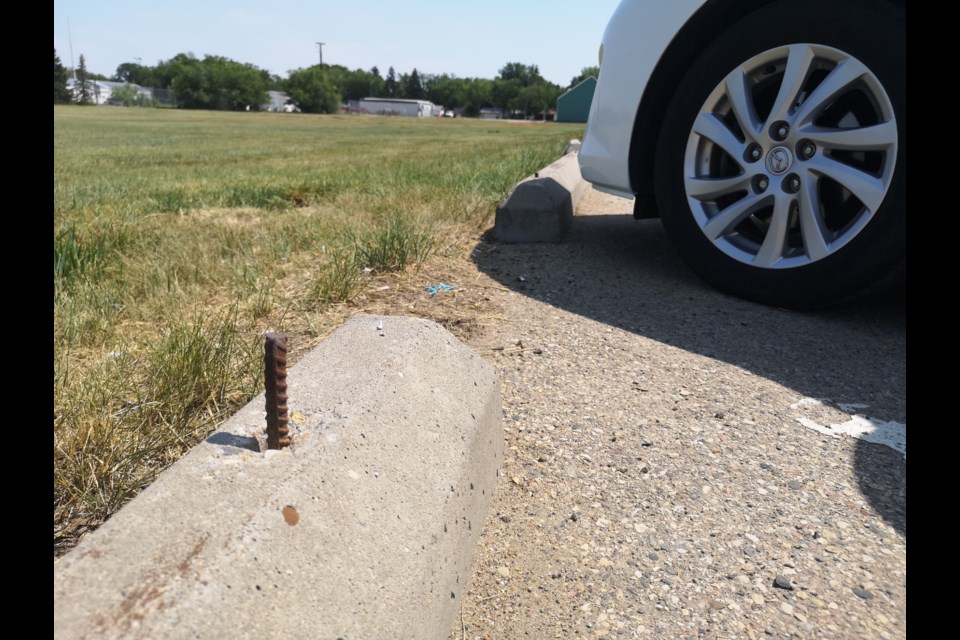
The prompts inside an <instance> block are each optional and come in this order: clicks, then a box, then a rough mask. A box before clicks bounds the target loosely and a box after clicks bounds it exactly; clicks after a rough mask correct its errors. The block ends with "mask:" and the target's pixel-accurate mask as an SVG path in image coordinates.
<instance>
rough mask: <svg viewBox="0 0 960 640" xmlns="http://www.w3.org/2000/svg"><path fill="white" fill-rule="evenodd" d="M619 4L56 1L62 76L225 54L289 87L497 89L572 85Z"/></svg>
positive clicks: (601, 0)
mask: <svg viewBox="0 0 960 640" xmlns="http://www.w3.org/2000/svg"><path fill="white" fill-rule="evenodd" d="M618 3H619V0H581V1H574V0H513V1H511V0H472V1H464V0H447V1H444V2H441V1H438V0H406V1H404V0H337V1H330V0H317V1H309V0H307V1H304V0H299V1H297V0H161V1H159V2H158V1H157V0H151V1H149V2H148V1H145V0H54V3H53V46H54V48H56V50H57V54H58V55H59V56H60V60H61V61H63V64H64V65H65V66H70V64H71V47H70V39H69V38H68V29H67V26H68V20H69V30H70V34H72V40H73V47H72V48H73V59H74V63H76V62H78V61H79V59H80V54H81V53H82V54H83V55H84V58H85V60H86V63H87V69H88V70H90V71H91V72H94V73H102V74H104V75H107V76H110V75H113V73H114V71H116V68H117V66H118V65H119V64H121V63H123V62H137V61H138V59H139V61H140V63H141V64H144V65H150V66H153V65H155V64H157V62H159V61H160V60H167V59H169V58H171V57H173V56H174V55H176V54H178V53H187V52H192V53H193V54H194V55H196V56H197V57H199V58H202V57H203V56H204V55H207V54H211V55H220V56H225V57H227V58H231V59H233V60H236V61H238V62H249V63H251V64H254V65H256V66H258V67H260V68H261V69H268V70H269V71H270V72H271V73H275V74H278V75H280V76H283V77H286V76H287V72H288V71H290V70H291V69H296V68H299V67H308V66H310V65H312V64H316V63H317V62H318V61H319V58H318V52H317V46H316V44H315V43H316V42H324V43H325V44H324V46H323V62H324V63H325V64H342V65H344V66H346V67H348V68H350V69H355V68H358V67H359V68H363V69H369V68H370V67H372V66H374V65H376V66H377V67H379V68H380V72H381V74H384V75H385V74H386V72H387V68H389V67H390V66H393V67H394V69H396V71H397V74H398V75H399V74H400V73H409V72H410V71H411V70H413V69H414V68H416V69H417V71H419V72H420V73H433V74H437V73H452V74H454V75H457V76H459V77H482V78H493V77H494V76H496V75H497V71H498V70H499V69H500V67H502V66H503V65H504V64H506V63H507V62H521V63H523V64H535V65H537V66H538V67H539V68H540V73H541V74H542V75H543V76H544V77H545V78H546V79H547V80H550V81H551V82H555V83H557V84H559V85H561V86H566V85H567V84H568V83H569V82H570V80H571V78H573V77H574V76H575V75H577V74H578V73H580V70H581V69H582V68H583V67H586V66H592V65H595V64H597V49H598V48H599V46H600V39H601V36H602V35H603V29H604V27H605V26H606V24H607V20H608V19H609V18H610V15H611V14H612V13H613V10H614V9H615V8H616V5H617V4H618Z"/></svg>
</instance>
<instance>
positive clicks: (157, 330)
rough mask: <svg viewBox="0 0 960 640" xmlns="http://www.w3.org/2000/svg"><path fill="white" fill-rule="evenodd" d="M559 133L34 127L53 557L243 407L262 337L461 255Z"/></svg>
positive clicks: (555, 129)
mask: <svg viewBox="0 0 960 640" xmlns="http://www.w3.org/2000/svg"><path fill="white" fill-rule="evenodd" d="M579 132H580V128H579V127H576V126H568V125H559V124H556V125H542V124H525V123H518V124H512V125H509V126H502V125H501V126H496V127H493V126H491V125H490V124H489V123H487V122H484V121H474V120H469V119H457V120H456V121H449V120H442V119H416V118H377V117H352V116H311V115H303V114H301V115H291V114H269V113H227V112H201V111H192V112H191V111H180V110H166V109H165V110H155V109H107V108H89V109H84V108H79V107H74V106H56V107H54V203H53V221H54V225H53V226H54V229H53V241H54V251H53V254H54V255H53V279H54V305H53V307H54V423H53V429H54V553H55V555H57V554H60V553H62V552H64V551H65V550H66V549H68V548H69V547H70V545H72V544H73V543H74V542H75V541H76V539H77V536H78V535H79V534H81V533H82V532H83V531H84V530H86V529H87V528H89V527H93V526H96V525H97V524H98V523H99V522H102V521H103V520H104V519H106V518H107V517H109V515H110V514H111V513H113V512H114V511H116V510H117V509H118V508H119V507H120V506H122V505H123V503H124V502H126V501H127V500H129V499H130V498H131V497H132V496H134V495H135V494H136V493H137V492H138V491H140V489H141V488H142V487H143V486H145V485H146V484H148V483H149V482H150V481H151V480H152V479H153V478H154V477H155V476H156V474H157V473H159V472H160V471H161V470H162V469H164V468H165V467H166V466H167V465H169V464H170V463H171V462H173V461H175V460H176V459H177V458H178V457H179V456H180V455H182V454H183V452H185V451H186V450H187V449H189V448H190V447H191V446H193V445H195V444H196V443H197V442H199V441H200V440H201V439H202V438H204V437H205V436H206V434H208V433H209V432H210V431H211V430H212V429H214V428H215V427H216V426H217V424H218V423H219V422H220V421H221V420H222V419H223V418H224V417H225V416H227V415H229V414H230V413H232V412H233V411H235V410H236V409H237V408H239V407H241V406H242V405H243V404H244V403H246V402H248V401H249V399H250V398H251V397H252V396H253V395H254V394H256V393H257V392H258V391H259V385H260V384H261V381H260V379H259V375H260V374H259V371H260V367H261V366H262V352H261V350H262V342H261V341H262V334H263V333H264V332H265V331H268V330H272V331H284V332H286V333H288V334H290V335H291V336H292V338H293V341H292V343H293V344H294V345H296V344H298V342H297V336H298V335H300V336H304V337H310V338H311V339H312V338H313V337H314V336H315V333H314V329H313V327H315V326H320V325H323V322H319V323H318V319H317V316H318V315H322V314H326V313H327V312H328V311H327V310H328V308H329V307H330V306H331V305H335V304H338V303H349V302H350V301H351V300H353V299H355V297H356V296H357V295H358V293H360V292H361V291H362V290H363V289H364V287H365V286H367V284H368V282H370V281H371V279H376V278H377V277H378V276H379V275H380V274H385V273H388V272H398V271H403V270H405V269H418V268H419V267H420V266H421V265H423V264H424V262H426V261H428V260H430V258H431V257H432V256H434V255H436V254H437V252H439V251H443V252H444V253H445V254H446V253H447V252H450V251H456V250H462V247H460V248H459V249H458V246H457V244H456V242H457V240H456V239H457V238H464V237H471V236H475V234H476V232H477V230H478V229H479V228H482V227H483V226H484V225H487V224H489V222H490V219H491V217H492V214H493V212H494V209H495V206H496V204H497V202H498V201H499V200H501V199H502V198H503V197H504V196H505V195H506V192H507V191H508V190H509V189H510V187H511V186H512V185H513V184H514V183H515V182H516V181H517V180H519V179H521V178H523V177H524V176H526V175H529V174H531V173H533V172H534V171H536V170H537V169H539V168H540V167H543V166H544V165H546V164H548V163H550V162H552V161H553V160H555V159H556V158H557V157H558V156H559V155H560V154H561V153H562V151H563V147H564V145H565V144H566V142H567V140H569V139H570V138H571V137H573V136H575V135H578V133H579ZM331 317H332V316H331ZM321 320H322V318H321ZM324 326H325V325H324ZM298 332H299V333H298ZM302 342H304V343H305V342H308V340H303V341H302Z"/></svg>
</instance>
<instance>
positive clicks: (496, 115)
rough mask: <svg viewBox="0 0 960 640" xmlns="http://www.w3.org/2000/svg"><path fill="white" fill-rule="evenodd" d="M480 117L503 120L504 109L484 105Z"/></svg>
mask: <svg viewBox="0 0 960 640" xmlns="http://www.w3.org/2000/svg"><path fill="white" fill-rule="evenodd" d="M480 118H481V119H483V120H502V119H503V109H501V108H500V107H482V108H481V109H480Z"/></svg>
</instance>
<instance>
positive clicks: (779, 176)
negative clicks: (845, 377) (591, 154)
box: [654, 0, 906, 308]
mask: <svg viewBox="0 0 960 640" xmlns="http://www.w3.org/2000/svg"><path fill="white" fill-rule="evenodd" d="M905 42H906V16H905V14H904V12H903V10H902V9H901V8H898V7H897V6H895V5H892V4H888V3H886V2H882V1H872V2H861V1H857V0H828V1H824V0H809V1H786V0H784V1H781V2H776V3H773V4H771V5H768V6H766V7H764V8H763V9H760V10H758V11H756V12H754V13H752V14H749V15H748V16H747V17H745V18H743V19H742V20H740V21H739V22H738V23H736V24H735V25H734V26H733V27H731V28H729V29H728V30H726V31H724V32H722V33H720V34H719V35H718V36H717V37H716V38H715V39H714V40H713V41H712V42H711V44H710V45H709V46H707V48H706V49H705V50H704V51H703V53H702V54H701V55H700V56H699V58H698V59H697V61H696V62H695V63H694V64H693V66H692V67H691V69H690V70H689V71H688V72H687V73H686V75H685V76H684V78H683V80H682V81H681V82H680V84H679V85H678V87H677V90H676V93H675V94H674V96H673V98H672V100H671V102H670V106H669V108H668V110H667V115H666V116H665V118H664V122H663V126H662V129H661V133H660V135H659V137H658V141H657V151H656V153H657V162H656V167H655V173H654V179H655V189H656V200H657V205H658V208H659V210H660V215H661V218H662V221H663V224H664V227H665V229H666V231H667V233H668V235H669V236H670V238H671V239H672V240H673V242H674V243H675V245H676V247H677V249H678V252H679V253H680V255H681V256H682V258H683V259H684V260H685V261H686V262H687V264H688V265H689V266H690V267H691V268H692V269H693V270H694V271H695V272H696V273H697V274H698V275H700V276H701V277H702V278H703V279H705V280H707V281H708V282H710V283H712V284H714V285H715V286H717V287H719V288H721V289H723V290H725V291H728V292H730V293H733V294H735V295H738V296H742V297H745V298H749V299H752V300H756V301H759V302H763V303H766V304H772V305H776V306H783V307H791V308H812V307H820V306H824V305H829V304H832V303H836V302H838V301H841V300H844V299H847V298H850V297H855V296H856V295H857V294H858V293H860V292H863V291H865V290H867V289H869V288H870V287H871V286H872V285H873V284H875V283H876V282H878V281H881V280H883V279H884V278H885V276H887V274H888V273H889V272H890V271H891V270H893V269H896V268H898V266H899V265H901V263H903V262H904V261H905V258H906V181H905V176H906V45H905Z"/></svg>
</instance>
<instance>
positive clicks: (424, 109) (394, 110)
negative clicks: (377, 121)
mask: <svg viewBox="0 0 960 640" xmlns="http://www.w3.org/2000/svg"><path fill="white" fill-rule="evenodd" d="M359 108H360V111H361V112H362V113H372V114H375V115H381V116H411V117H414V118H432V117H434V116H439V115H440V114H441V113H443V107H438V106H437V105H435V104H433V103H432V102H430V101H429V100H401V99H399V98H363V99H362V100H360V105H359Z"/></svg>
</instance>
